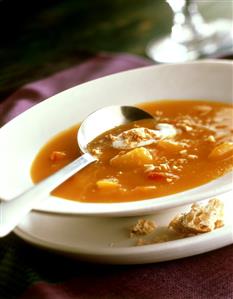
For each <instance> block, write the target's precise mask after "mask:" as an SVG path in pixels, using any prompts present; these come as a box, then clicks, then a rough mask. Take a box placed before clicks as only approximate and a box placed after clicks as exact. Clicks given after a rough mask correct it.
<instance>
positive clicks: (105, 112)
mask: <svg viewBox="0 0 233 299" xmlns="http://www.w3.org/2000/svg"><path fill="white" fill-rule="evenodd" d="M146 118H152V116H151V115H150V114H149V113H147V112H145V111H143V110H141V109H139V108H137V107H133V106H108V107H105V108H102V109H99V110H97V111H95V112H94V113H92V114H90V115H89V116H88V117H87V118H86V119H85V120H84V121H83V122H82V124H81V126H80V128H79V130H78V134H77V141H78V145H79V147H80V149H81V151H82V152H83V155H82V156H81V157H79V158H77V159H76V160H74V161H73V162H71V163H70V164H68V165H66V166H65V167H64V168H62V169H60V170H59V171H57V172H56V173H54V174H53V175H51V176H49V177H48V178H46V179H44V180H43V181H41V182H40V183H38V184H37V185H35V186H33V187H32V188H30V189H29V190H27V191H25V192H24V193H23V194H21V195H19V196H17V197H15V198H13V199H12V200H9V201H1V202H0V237H3V236H5V235H7V234H8V233H9V232H11V231H12V230H13V229H14V228H15V226H16V225H17V224H19V222H20V221H21V220H22V218H23V217H24V216H25V215H27V214H28V213H29V212H30V211H31V210H32V209H33V208H34V207H35V206H36V205H37V204H38V203H39V202H40V201H42V200H43V199H44V198H46V197H47V195H48V194H49V193H50V192H51V191H52V190H54V189H55V188H56V187H57V186H59V185H60V184H61V183H63V182H64V181H66V180H67V179H68V178H70V177H71V176H72V175H74V174H75V173H76V172H78V171H79V170H81V169H82V168H84V167H85V166H87V165H89V164H90V163H93V162H94V161H96V160H97V158H96V157H94V156H92V155H91V154H90V153H89V152H88V149H87V145H88V144H89V143H90V142H91V141H92V140H93V139H94V138H95V137H97V136H98V135H100V134H102V133H104V132H105V131H108V130H110V129H112V128H114V127H116V126H119V125H123V124H126V123H129V122H132V121H136V120H140V119H146Z"/></svg>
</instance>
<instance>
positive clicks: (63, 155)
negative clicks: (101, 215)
mask: <svg viewBox="0 0 233 299" xmlns="http://www.w3.org/2000/svg"><path fill="white" fill-rule="evenodd" d="M140 107H141V108H143V109H144V110H146V111H148V112H150V113H151V114H153V115H154V119H152V120H151V119H147V120H141V121H137V122H133V123H131V124H127V125H124V126H120V127H117V128H114V129H112V130H111V131H108V132H105V133H104V134H103V135H101V136H98V137H97V138H96V139H95V140H93V141H92V142H91V143H90V144H89V145H88V148H89V151H90V152H91V153H92V154H93V155H95V156H96V157H97V158H98V161H97V162H95V163H93V164H91V165H89V166H88V167H86V168H85V169H83V170H82V171H80V172H79V173H77V174H75V175H74V176H73V177H72V178H70V179H69V180H67V181H66V182H65V183H63V184H62V185H61V186H59V187H58V188H57V189H55V190H54V191H53V195H55V196H58V197H63V198H66V199H71V200H76V201H83V202H95V203H96V202H125V201H134V200H142V199H148V198H153V197H160V196H165V195H169V194H173V193H177V192H180V191H184V190H187V189H190V188H194V187H197V186H199V185H202V184H205V183H207V182H209V181H211V180H214V179H216V178H218V177H219V176H222V175H224V174H225V173H226V172H229V171H231V170H232V167H233V125H232V122H233V118H232V116H233V114H232V113H233V107H232V105H230V104H224V103H216V102H209V101H187V100H182V101H177V100H172V101H171V100H170V101H168V100H166V101H159V102H152V103H146V104H143V105H140ZM97 125H98V124H97ZM77 130H78V126H76V127H73V128H70V129H68V130H66V131H64V132H62V133H60V134H59V135H57V136H55V137H54V138H53V139H52V140H51V141H50V142H49V143H48V144H46V145H45V146H44V147H43V148H42V149H41V150H40V152H39V153H38V155H37V157H36V158H35V161H34V162H33V165H32V169H31V175H32V179H33V181H34V182H35V183H36V182H39V181H40V180H42V179H43V178H45V177H47V176H49V175H51V174H52V173H54V172H55V171H57V170H58V169H60V168H61V167H64V166H65V165H66V164H68V163H69V162H71V161H72V160H74V159H75V158H77V157H78V156H79V155H80V154H81V153H80V150H79V149H78V146H77V141H76V135H77Z"/></svg>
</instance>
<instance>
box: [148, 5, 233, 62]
mask: <svg viewBox="0 0 233 299" xmlns="http://www.w3.org/2000/svg"><path fill="white" fill-rule="evenodd" d="M166 2H167V3H168V4H169V6H170V7H171V9H172V11H173V25H172V28H171V32H170V35H168V36H165V37H164V38H162V39H160V40H153V41H151V42H150V43H149V45H148V46H147V48H146V53H147V55H148V56H149V57H150V58H152V59H153V60H155V61H157V62H160V63H166V62H167V63H175V62H183V61H189V60H196V59H199V58H205V57H211V56H212V57H214V56H217V55H219V56H220V55H221V54H224V53H227V52H230V51H232V50H233V24H232V21H230V20H224V19H220V20H217V21H214V22H210V23H206V22H205V21H204V19H203V17H202V15H201V14H200V12H199V10H198V6H197V2H196V1H195V0H166Z"/></svg>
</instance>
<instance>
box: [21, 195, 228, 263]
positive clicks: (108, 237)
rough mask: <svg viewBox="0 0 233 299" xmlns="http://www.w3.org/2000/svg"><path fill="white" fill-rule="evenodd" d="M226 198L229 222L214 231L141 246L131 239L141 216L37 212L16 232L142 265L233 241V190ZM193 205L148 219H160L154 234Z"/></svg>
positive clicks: (60, 248)
mask: <svg viewBox="0 0 233 299" xmlns="http://www.w3.org/2000/svg"><path fill="white" fill-rule="evenodd" d="M219 198H220V199H221V200H223V201H224V203H225V211H226V212H225V226H224V227H223V228H220V229H217V230H215V231H213V232H211V233H206V234H202V235H198V236H195V237H190V238H185V239H178V240H177V239H176V237H175V236H174V235H173V234H172V233H169V234H168V236H169V238H170V239H171V240H172V241H169V242H165V243H160V244H151V245H143V246H136V242H137V238H133V239H131V238H129V232H130V227H131V226H132V225H134V224H135V223H136V222H137V220H138V219H139V218H138V217H120V218H116V217H114V218H101V217H98V218H97V217H77V216H76V217H71V216H61V215H51V214H45V213H38V212H32V213H31V214H29V215H28V216H27V217H26V218H25V219H24V220H23V221H22V223H21V224H20V225H19V226H18V227H17V228H16V229H15V233H16V234H17V235H18V236H19V237H21V238H23V239H24V240H25V241H27V242H30V243H32V244H34V245H36V246H39V247H42V248H45V249H49V250H55V251H57V252H60V253H62V254H66V255H71V256H73V257H75V258H78V259H80V260H84V261H90V262H100V263H110V264H142V263H152V262H161V261H167V260H172V259H178V258H183V257H187V256H191V255H195V254H200V253H204V252H207V251H210V250H214V249H217V248H221V247H224V246H226V245H229V244H232V243H233V220H232V211H233V202H232V194H229V193H228V194H225V195H222V196H220V197H219ZM189 208H190V207H187V206H186V207H180V208H175V209H171V210H170V211H166V212H162V213H158V214H155V215H151V216H144V217H143V218H146V219H151V220H155V221H156V223H157V224H158V226H159V228H158V230H157V231H155V232H154V233H152V234H151V235H149V236H148V237H149V239H150V240H153V239H155V238H156V236H159V235H160V234H161V233H164V232H165V231H167V230H166V227H167V225H168V223H169V222H170V221H171V219H172V218H173V217H174V216H175V215H176V214H177V213H180V212H184V211H186V210H189ZM148 237H147V239H148Z"/></svg>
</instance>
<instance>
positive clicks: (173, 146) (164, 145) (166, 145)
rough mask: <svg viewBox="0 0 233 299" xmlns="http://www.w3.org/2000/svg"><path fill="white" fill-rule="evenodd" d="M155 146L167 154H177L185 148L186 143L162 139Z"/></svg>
mask: <svg viewBox="0 0 233 299" xmlns="http://www.w3.org/2000/svg"><path fill="white" fill-rule="evenodd" d="M157 146H158V147H159V148H161V149H163V150H165V151H167V152H173V153H174V152H179V151H181V150H183V149H184V148H185V147H187V144H186V143H183V142H177V141H173V140H166V139H162V140H160V141H159V142H158V144H157Z"/></svg>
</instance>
